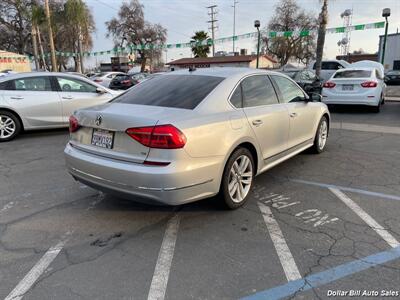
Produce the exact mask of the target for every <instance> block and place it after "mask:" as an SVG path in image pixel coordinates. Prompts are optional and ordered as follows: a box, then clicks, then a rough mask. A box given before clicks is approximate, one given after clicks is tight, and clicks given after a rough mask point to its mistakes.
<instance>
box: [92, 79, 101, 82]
mask: <svg viewBox="0 0 400 300" xmlns="http://www.w3.org/2000/svg"><path fill="white" fill-rule="evenodd" d="M93 81H94V82H103V80H101V79H95V80H93Z"/></svg>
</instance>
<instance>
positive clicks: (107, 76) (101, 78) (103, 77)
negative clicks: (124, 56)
mask: <svg viewBox="0 0 400 300" xmlns="http://www.w3.org/2000/svg"><path fill="white" fill-rule="evenodd" d="M117 75H126V73H122V72H102V73H100V74H97V75H95V76H93V77H90V79H92V80H93V81H94V82H96V83H98V84H100V85H102V86H104V87H106V88H108V87H109V86H110V82H111V80H113V79H114V77H115V76H117Z"/></svg>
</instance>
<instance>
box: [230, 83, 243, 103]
mask: <svg viewBox="0 0 400 300" xmlns="http://www.w3.org/2000/svg"><path fill="white" fill-rule="evenodd" d="M242 100H243V98H242V86H241V84H239V85H238V86H237V87H236V90H235V91H234V92H233V94H232V97H231V103H232V105H233V106H234V107H236V108H242V107H243V103H242Z"/></svg>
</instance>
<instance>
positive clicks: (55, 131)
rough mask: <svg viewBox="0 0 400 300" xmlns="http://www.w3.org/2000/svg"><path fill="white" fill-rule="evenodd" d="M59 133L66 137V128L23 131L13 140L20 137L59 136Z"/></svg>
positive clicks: (20, 138)
mask: <svg viewBox="0 0 400 300" xmlns="http://www.w3.org/2000/svg"><path fill="white" fill-rule="evenodd" d="M61 135H65V136H66V137H68V136H69V132H68V128H54V129H44V130H29V131H24V132H21V134H20V135H19V136H17V137H16V139H15V141H17V140H22V139H31V138H38V137H47V136H61Z"/></svg>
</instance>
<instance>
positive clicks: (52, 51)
mask: <svg viewBox="0 0 400 300" xmlns="http://www.w3.org/2000/svg"><path fill="white" fill-rule="evenodd" d="M44 11H45V12H46V20H47V30H48V34H49V44H50V54H51V70H52V71H53V72H56V71H57V60H56V50H55V47H54V39H53V28H52V24H51V15H50V7H49V0H44Z"/></svg>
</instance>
